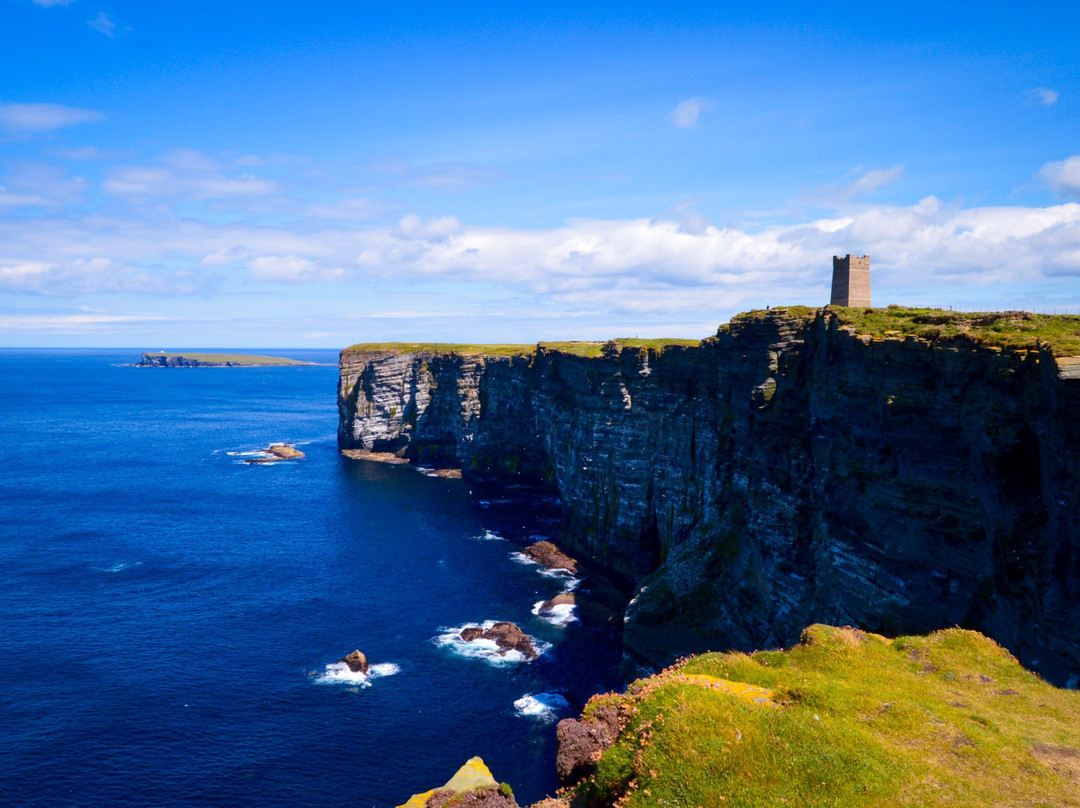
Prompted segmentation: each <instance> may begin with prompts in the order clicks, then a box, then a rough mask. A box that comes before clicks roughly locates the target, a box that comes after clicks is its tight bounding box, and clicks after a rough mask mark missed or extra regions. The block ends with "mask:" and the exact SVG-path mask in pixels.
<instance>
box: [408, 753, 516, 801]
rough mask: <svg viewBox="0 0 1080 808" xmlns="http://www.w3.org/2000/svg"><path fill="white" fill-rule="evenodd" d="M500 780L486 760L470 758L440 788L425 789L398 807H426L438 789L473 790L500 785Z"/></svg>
mask: <svg viewBox="0 0 1080 808" xmlns="http://www.w3.org/2000/svg"><path fill="white" fill-rule="evenodd" d="M498 785H499V783H498V781H497V780H496V779H495V778H494V776H492V774H491V770H490V769H488V767H487V765H486V764H485V763H484V761H483V760H482V759H481V758H479V757H474V758H469V760H468V761H466V763H465V765H464V766H462V767H461V768H460V769H458V770H457V773H456V774H455V775H454V776H453V777H451V778H450V781H449V782H448V783H447V784H446V785H445V786H441V787H440V788H433V789H431V790H430V791H425V792H424V793H423V794H414V795H413V796H412V797H411V798H410V799H409V801H408V802H406V803H405V804H404V805H399V806H398V808H424V806H425V805H427V801H428V799H430V798H431V795H432V794H434V793H435V792H436V791H445V790H446V789H449V790H450V791H457V792H462V791H472V790H473V789H476V788H487V787H491V786H495V787H496V788H497V787H498Z"/></svg>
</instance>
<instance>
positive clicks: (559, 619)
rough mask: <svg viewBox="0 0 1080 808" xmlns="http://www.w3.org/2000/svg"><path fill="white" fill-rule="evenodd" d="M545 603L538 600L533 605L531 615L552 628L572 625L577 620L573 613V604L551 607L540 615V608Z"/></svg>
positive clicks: (560, 604)
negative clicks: (549, 624)
mask: <svg viewBox="0 0 1080 808" xmlns="http://www.w3.org/2000/svg"><path fill="white" fill-rule="evenodd" d="M545 603H547V601H544V600H538V601H536V603H534V604H533V607H532V613H533V614H535V615H536V616H537V617H539V618H540V619H541V620H543V621H545V622H547V623H551V624H552V625H553V626H565V625H568V624H569V623H573V622H574V621H576V620H577V615H576V614H575V613H574V609H575V607H574V604H573V603H559V604H556V605H555V606H552V607H551V609H549V610H548V611H546V612H544V613H543V614H541V612H540V607H541V606H543V605H544V604H545Z"/></svg>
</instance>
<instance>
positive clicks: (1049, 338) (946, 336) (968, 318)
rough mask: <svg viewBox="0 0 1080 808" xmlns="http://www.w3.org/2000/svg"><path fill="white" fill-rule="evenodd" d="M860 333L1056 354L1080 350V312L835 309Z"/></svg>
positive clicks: (845, 321)
mask: <svg viewBox="0 0 1080 808" xmlns="http://www.w3.org/2000/svg"><path fill="white" fill-rule="evenodd" d="M829 310H830V311H832V312H835V313H836V315H837V317H838V318H839V320H840V321H841V322H842V323H845V324H848V325H852V326H854V327H855V328H856V329H857V330H858V331H859V333H862V334H872V335H874V336H878V337H884V336H886V335H887V334H888V333H889V332H899V333H898V334H894V335H895V336H907V335H909V334H911V335H914V336H917V337H922V338H923V339H928V340H932V341H938V340H950V339H961V340H965V341H970V342H974V343H976V344H979V345H988V346H996V347H999V348H1027V349H1032V348H1036V347H1039V346H1041V347H1048V348H1050V349H1051V350H1053V352H1054V354H1055V355H1057V356H1076V355H1078V354H1080V316H1078V315H1075V314H1032V313H1031V312H1026V311H999V312H960V311H943V310H941V309H909V308H905V307H903V306H889V307H888V308H884V309H862V308H840V307H830V309H829Z"/></svg>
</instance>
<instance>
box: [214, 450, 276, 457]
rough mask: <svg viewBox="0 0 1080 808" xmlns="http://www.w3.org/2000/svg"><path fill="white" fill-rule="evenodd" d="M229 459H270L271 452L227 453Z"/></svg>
mask: <svg viewBox="0 0 1080 808" xmlns="http://www.w3.org/2000/svg"><path fill="white" fill-rule="evenodd" d="M225 454H227V455H228V456H229V457H269V456H270V453H269V452H264V451H263V450H262V449H252V450H251V451H250V452H226V453H225Z"/></svg>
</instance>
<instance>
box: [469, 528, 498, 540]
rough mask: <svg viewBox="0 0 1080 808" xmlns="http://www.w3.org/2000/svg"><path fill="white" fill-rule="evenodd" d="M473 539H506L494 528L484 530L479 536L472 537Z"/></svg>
mask: <svg viewBox="0 0 1080 808" xmlns="http://www.w3.org/2000/svg"><path fill="white" fill-rule="evenodd" d="M472 538H473V539H474V540H475V541H506V538H505V537H504V536H500V535H499V534H498V533H496V532H495V531H494V530H485V531H484V532H483V533H481V534H480V535H479V536H473V537H472Z"/></svg>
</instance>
